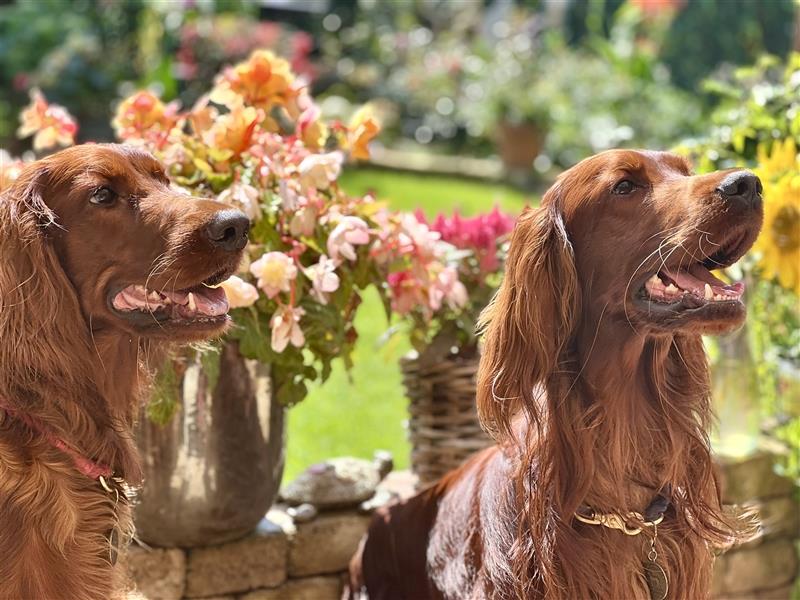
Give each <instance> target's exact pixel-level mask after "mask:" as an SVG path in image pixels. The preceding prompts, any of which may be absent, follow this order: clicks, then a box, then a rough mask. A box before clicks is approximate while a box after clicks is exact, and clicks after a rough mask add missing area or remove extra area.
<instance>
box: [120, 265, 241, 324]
mask: <svg viewBox="0 0 800 600" xmlns="http://www.w3.org/2000/svg"><path fill="white" fill-rule="evenodd" d="M223 279H224V277H218V276H214V277H210V278H208V279H207V280H205V281H204V282H203V283H201V284H199V285H196V286H193V287H190V288H186V289H183V290H177V291H176V290H155V289H148V288H146V287H145V286H143V285H138V284H132V285H129V286H127V287H125V288H123V289H121V290H120V291H118V292H117V293H116V294H114V295H113V297H112V299H111V305H112V306H113V307H114V310H115V311H116V312H117V313H118V314H120V315H122V316H124V317H126V318H128V319H133V320H137V319H139V318H140V317H146V318H147V319H148V320H152V319H155V320H156V321H158V322H164V321H171V322H178V323H215V322H224V321H226V320H227V314H228V309H229V305H228V299H227V297H226V296H225V290H223V289H222V288H220V287H210V286H212V285H216V284H217V283H220V281H222V280H223Z"/></svg>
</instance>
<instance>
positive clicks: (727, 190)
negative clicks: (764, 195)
mask: <svg viewBox="0 0 800 600" xmlns="http://www.w3.org/2000/svg"><path fill="white" fill-rule="evenodd" d="M762 190H763V187H762V186H761V180H760V179H759V178H758V177H756V176H755V175H754V174H753V173H751V172H750V171H736V172H734V173H730V174H729V175H727V176H726V177H725V179H723V180H722V182H721V183H720V184H719V186H717V191H718V192H719V193H720V195H721V196H722V198H723V200H725V201H727V202H730V203H731V204H736V205H738V206H740V207H742V208H757V207H758V206H759V205H760V204H761V192H762Z"/></svg>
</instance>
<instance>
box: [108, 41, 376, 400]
mask: <svg viewBox="0 0 800 600" xmlns="http://www.w3.org/2000/svg"><path fill="white" fill-rule="evenodd" d="M113 124H114V127H115V130H116V132H117V135H118V137H119V138H120V139H122V140H123V141H126V142H128V143H135V144H141V145H144V146H145V147H147V148H148V149H149V150H150V151H152V152H153V153H154V154H155V155H156V156H157V157H159V158H160V159H161V160H162V161H163V162H164V164H165V166H166V168H167V172H168V174H169V175H170V177H171V178H172V180H173V181H174V182H175V183H176V184H178V185H180V186H182V187H184V188H186V189H187V190H189V191H190V192H192V193H197V194H200V195H216V196H217V198H218V199H219V200H221V201H225V202H228V203H230V204H233V205H235V206H237V207H239V208H241V209H242V210H243V211H244V212H245V213H246V214H247V215H248V216H249V217H250V219H251V221H252V227H251V231H250V242H249V245H248V248H247V260H246V261H245V263H246V264H245V265H244V266H243V269H242V271H241V272H240V273H239V274H238V275H237V276H235V277H232V278H231V279H229V280H228V281H226V282H224V283H223V284H222V287H223V288H224V289H225V291H226V295H227V296H228V298H229V302H230V304H231V307H233V308H235V311H234V313H235V314H234V321H235V322H236V324H237V327H236V328H235V329H234V330H233V331H232V333H231V335H232V336H233V337H234V338H236V339H238V341H239V345H240V351H241V352H242V354H243V355H244V356H247V357H249V358H256V359H258V360H260V361H262V362H265V363H268V364H270V365H272V378H273V385H274V393H275V395H276V397H277V398H278V399H279V400H280V401H281V402H282V403H284V404H286V405H291V404H294V403H296V402H298V401H300V400H301V399H302V398H303V397H304V396H305V395H306V393H307V386H306V383H307V382H308V381H310V380H325V379H326V378H327V377H328V375H329V374H330V371H331V361H332V360H333V359H334V358H336V357H339V356H341V357H343V358H344V360H345V364H348V361H349V356H350V353H351V351H352V349H353V344H354V342H355V340H356V337H357V334H356V331H355V329H354V327H353V318H354V316H355V310H356V308H357V307H358V305H359V303H360V296H359V290H362V289H364V288H365V287H367V286H369V285H376V286H378V287H379V288H381V289H382V284H383V281H384V280H385V273H384V272H383V271H382V270H381V265H380V263H379V262H378V261H376V260H375V258H374V254H373V252H372V248H373V246H374V245H375V244H377V243H380V242H381V238H382V234H381V232H380V230H379V229H378V227H377V226H378V221H377V220H376V219H377V218H378V216H379V214H380V213H381V211H382V210H384V209H382V207H381V206H380V205H379V204H377V203H376V202H375V201H374V200H373V199H372V198H371V197H369V196H367V197H360V198H355V197H351V196H349V195H347V194H346V193H345V192H344V190H343V189H341V187H340V186H339V185H338V183H337V179H338V177H339V174H340V172H341V168H342V164H343V162H344V160H345V158H346V156H347V155H349V156H350V158H354V159H359V158H366V157H368V149H367V143H368V142H369V140H370V139H372V138H373V137H374V136H375V135H376V134H377V133H378V125H377V123H376V121H375V119H374V118H373V117H372V115H371V113H370V111H369V109H368V108H366V109H363V110H361V111H359V112H358V113H357V114H356V115H355V116H354V118H353V120H352V121H351V123H350V124H349V125H344V124H342V123H330V124H329V123H325V122H323V121H322V119H321V118H320V110H319V108H318V107H317V106H316V104H314V102H313V100H312V99H311V97H310V96H309V95H308V92H307V90H306V89H305V84H304V82H303V81H302V80H301V79H299V78H297V77H296V76H295V74H294V72H293V71H292V69H291V66H290V64H289V63H288V62H287V61H286V60H284V59H282V58H280V57H278V56H276V55H274V54H273V53H272V52H270V51H267V50H256V51H255V52H253V53H252V54H251V55H250V57H249V58H248V59H247V60H245V61H243V62H241V63H239V64H237V65H235V66H232V67H229V68H227V69H225V70H224V71H223V72H222V73H221V74H220V75H218V77H217V78H216V80H215V84H214V86H213V89H212V90H211V91H210V93H208V94H207V95H205V96H203V97H202V98H201V99H200V100H199V101H198V102H197V103H196V104H195V105H194V106H193V107H192V108H191V109H189V110H187V111H181V109H180V107H178V106H177V105H176V104H174V103H170V104H165V103H163V102H162V101H161V100H160V99H158V98H157V97H156V96H155V95H153V94H152V93H151V92H149V91H146V90H145V91H139V92H137V93H135V94H134V95H132V96H130V97H129V98H126V99H125V100H123V101H122V103H121V104H120V105H119V108H118V109H117V113H116V116H115V118H114V121H113Z"/></svg>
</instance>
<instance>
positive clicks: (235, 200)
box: [217, 183, 261, 222]
mask: <svg viewBox="0 0 800 600" xmlns="http://www.w3.org/2000/svg"><path fill="white" fill-rule="evenodd" d="M217 200H219V201H220V202H225V203H226V204H230V205H232V206H235V207H236V208H238V209H240V210H241V211H242V212H243V213H244V214H246V215H247V218H248V219H250V220H251V221H253V222H255V221H258V220H259V219H260V218H261V203H260V202H259V193H258V190H257V189H256V188H254V187H253V186H252V185H248V184H246V183H234V184H233V185H231V187H229V188H227V189H225V190H223V191H222V192H221V193H220V195H219V196H217Z"/></svg>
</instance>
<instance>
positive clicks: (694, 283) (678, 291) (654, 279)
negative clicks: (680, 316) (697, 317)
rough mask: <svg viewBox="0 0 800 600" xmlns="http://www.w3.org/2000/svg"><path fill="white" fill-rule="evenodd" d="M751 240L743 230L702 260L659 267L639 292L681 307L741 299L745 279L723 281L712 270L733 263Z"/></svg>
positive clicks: (653, 300)
mask: <svg viewBox="0 0 800 600" xmlns="http://www.w3.org/2000/svg"><path fill="white" fill-rule="evenodd" d="M750 244H751V241H750V236H749V235H748V234H747V233H744V234H742V235H740V236H738V237H736V238H735V240H734V241H733V243H731V244H728V245H726V246H724V247H723V248H722V249H720V250H719V251H718V252H716V253H714V254H713V255H712V256H710V257H709V258H706V259H705V260H703V261H702V262H696V263H694V264H691V265H688V266H686V267H681V266H678V267H666V266H665V267H662V268H661V270H659V271H658V272H657V273H655V274H653V275H651V276H650V278H649V279H647V281H645V282H644V285H643V286H642V288H641V290H640V293H639V296H640V298H641V299H643V300H645V301H648V302H649V303H651V305H653V304H655V305H662V306H665V307H669V306H675V307H680V308H699V307H701V306H705V305H709V304H719V303H738V302H741V299H742V295H743V294H744V288H745V285H744V282H741V281H736V282H733V283H725V282H724V281H722V280H721V279H719V278H718V277H716V276H715V275H714V274H713V273H712V272H711V271H712V270H715V269H720V268H724V267H728V266H730V265H732V264H734V263H735V262H736V261H738V260H739V259H740V258H741V257H742V256H743V255H744V253H745V252H747V250H748V248H749V247H750Z"/></svg>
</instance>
